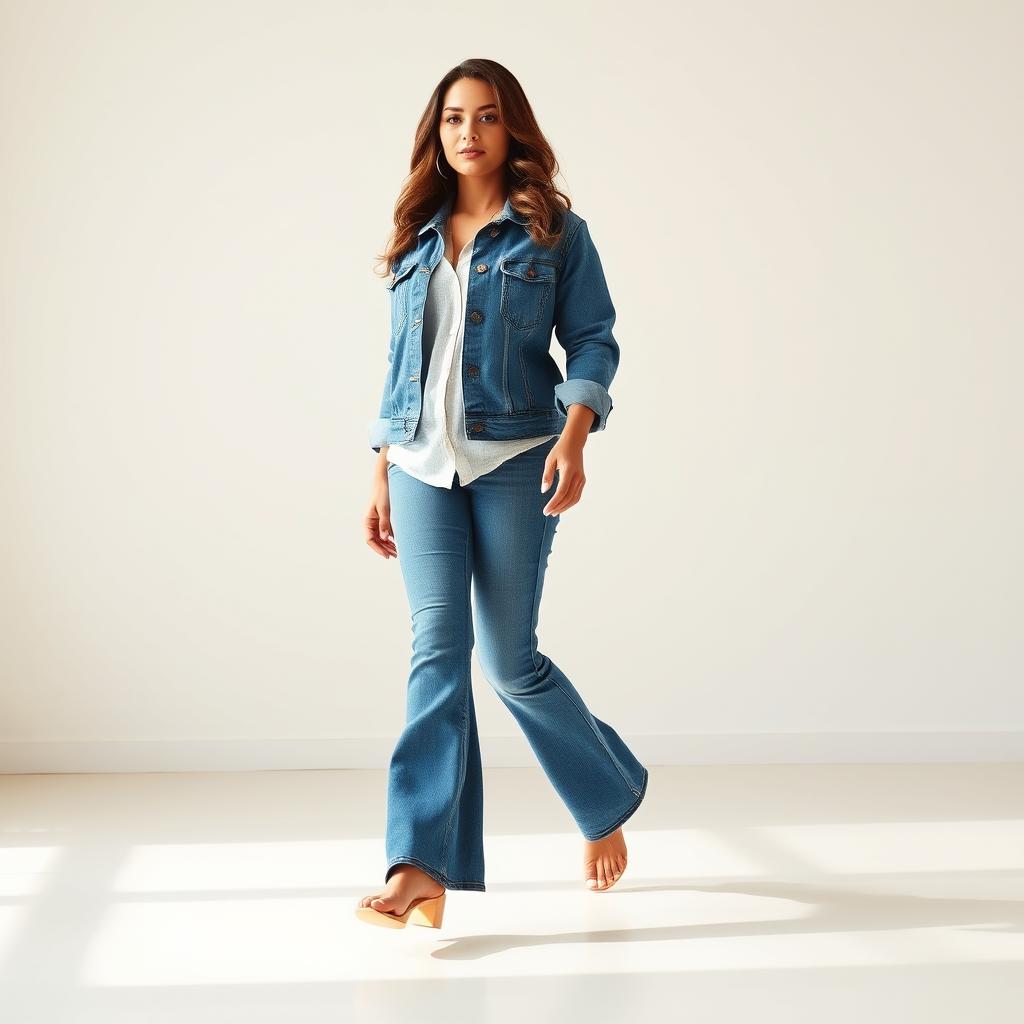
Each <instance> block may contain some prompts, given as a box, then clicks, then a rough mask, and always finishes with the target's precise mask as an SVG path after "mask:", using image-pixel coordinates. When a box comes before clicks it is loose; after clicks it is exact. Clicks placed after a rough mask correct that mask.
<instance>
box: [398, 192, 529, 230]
mask: <svg viewBox="0 0 1024 1024" xmlns="http://www.w3.org/2000/svg"><path fill="white" fill-rule="evenodd" d="M454 202H455V195H454V193H449V194H448V196H447V197H446V198H445V201H444V202H443V203H442V204H441V208H440V209H439V210H438V211H437V213H435V214H434V216H433V217H431V218H430V220H428V221H427V222H426V224H424V225H423V227H421V228H420V229H419V231H418V232H416V234H417V235H422V234H424V233H425V232H427V231H429V230H430V229H431V228H434V229H436V230H437V232H438V233H439V234H440V233H443V232H444V225H445V221H447V220H448V215H449V214H450V213H451V210H452V205H453V203H454ZM503 220H511V221H515V223H516V224H521V225H522V226H523V227H526V225H527V223H528V219H527V218H526V217H524V216H523V215H522V214H521V213H517V212H516V211H515V210H513V209H512V201H511V199H506V200H505V205H504V206H503V207H502V208H501V212H500V213H498V214H496V215H495V216H494V217H493V218H492V219H491V220H490V221H488V223H489V224H500V223H501V222H502V221H503Z"/></svg>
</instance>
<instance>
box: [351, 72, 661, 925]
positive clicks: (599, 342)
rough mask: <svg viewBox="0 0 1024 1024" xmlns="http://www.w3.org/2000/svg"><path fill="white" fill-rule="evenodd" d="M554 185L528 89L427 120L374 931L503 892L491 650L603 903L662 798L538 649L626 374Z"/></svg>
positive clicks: (475, 90)
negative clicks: (634, 821)
mask: <svg viewBox="0 0 1024 1024" xmlns="http://www.w3.org/2000/svg"><path fill="white" fill-rule="evenodd" d="M556 172H557V164H556V162H555V159H554V155H553V154H552V151H551V149H550V147H549V146H548V144H547V142H546V141H545V139H544V137H543V136H542V135H541V132H540V129H539V127H538V125H537V123H536V121H535V119H534V117H533V112H532V110H531V109H530V105H529V103H528V101H527V99H526V97H525V95H524V93H523V91H522V88H521V87H520V85H519V83H518V82H517V81H516V79H515V78H514V77H513V76H512V75H511V74H510V73H509V72H508V71H507V70H506V69H505V68H503V67H502V66H501V65H500V64H496V63H495V62H493V61H490V60H468V61H465V62H463V63H462V64H459V65H458V66H457V67H455V68H453V69H452V70H451V71H449V72H448V74H446V75H445V76H444V78H443V79H442V80H441V82H440V83H439V85H438V86H437V88H436V89H435V91H434V94H433V96H432V97H431V100H430V102H429V103H428V105H427V109H426V111H425V113H424V115H423V117H422V118H421V121H420V125H419V128H418V131H417V136H416V141H415V146H414V151H413V157H412V169H411V174H410V177H409V180H408V182H407V184H406V186H405V188H404V190H403V192H402V195H401V197H400V198H399V201H398V203H397V206H396V211H395V233H394V235H393V236H392V240H391V243H390V245H389V247H388V250H387V252H386V253H385V254H384V256H383V257H382V258H383V259H385V260H386V261H387V263H388V264H389V266H390V268H391V271H392V274H391V278H390V280H389V282H388V290H389V292H390V302H391V342H390V345H389V352H388V370H387V374H386V376H385V380H384V390H383V395H382V398H381V405H380V411H379V414H378V416H377V418H376V419H375V420H373V421H372V422H371V424H370V428H369V434H370V444H371V446H372V447H373V449H374V450H375V451H377V452H378V453H379V459H378V462H377V465H376V471H375V479H374V486H373V497H372V499H371V501H370V507H369V510H368V512H367V515H366V542H367V544H368V545H369V546H370V547H371V548H372V549H373V550H374V551H376V552H377V553H378V554H380V555H382V556H383V557H384V558H394V557H399V551H401V555H400V557H399V562H400V565H401V568H402V573H403V578H404V582H405V587H406V591H407V595H408V599H409V607H410V610H411V612H412V627H413V656H412V667H411V671H410V675H409V681H408V694H407V707H406V725H405V728H404V730H403V732H402V734H401V736H400V737H399V739H398V742H397V745H396V747H395V750H394V753H393V755H392V758H391V764H390V771H389V777H388V822H387V837H386V853H387V865H386V871H385V876H384V881H385V883H386V884H385V888H384V889H383V890H382V891H381V892H379V893H375V894H373V895H371V896H366V897H364V898H363V899H362V900H361V901H360V904H359V906H358V907H357V908H356V913H357V915H358V916H359V917H360V918H361V919H363V920H366V921H368V922H370V923H373V924H382V925H386V926H390V927H401V926H402V925H404V924H405V923H406V921H408V920H412V921H414V922H415V923H420V924H427V925H433V926H435V927H437V926H440V924H441V918H442V915H443V910H444V898H445V892H446V890H447V889H468V890H476V891H480V892H482V891H484V852H483V777H482V772H481V762H480V746H479V739H478V735H477V728H476V716H475V713H474V707H473V692H472V686H471V676H470V656H471V653H472V649H473V647H474V644H475V646H476V650H477V654H478V657H479V660H480V665H481V668H482V669H483V671H484V674H485V676H486V677H487V679H488V681H489V682H490V684H491V685H492V686H493V687H494V689H495V691H496V692H497V694H498V696H499V697H500V698H501V700H502V701H503V702H504V703H505V705H506V706H507V707H508V708H509V710H510V711H511V712H512V714H513V715H514V716H515V718H516V720H517V721H518V722H519V725H520V726H521V727H522V729H523V731H524V732H525V734H526V737H527V739H528V741H529V743H530V745H531V747H532V749H533V751H534V753H535V754H536V755H537V758H538V760H539V761H540V764H541V766H542V767H543V769H544V771H545V773H546V775H547V777H548V778H549V780H550V781H551V783H552V785H553V786H554V787H555V789H556V791H557V792H558V794H559V796H560V797H561V798H562V800H563V801H564V802H565V805H566V807H567V808H568V810H569V811H570V813H571V814H572V816H573V818H574V819H575V821H576V823H577V825H578V826H579V828H580V830H581V832H582V833H583V836H584V840H585V842H584V851H583V862H584V877H585V879H586V880H587V882H588V884H589V886H590V887H591V888H593V889H595V890H606V889H608V888H609V887H611V886H612V885H613V884H614V883H615V881H617V880H618V878H619V877H620V876H621V874H622V872H623V870H624V868H625V866H626V843H625V839H624V837H623V834H622V824H623V822H625V820H626V819H627V818H629V817H630V816H631V815H632V814H633V813H634V812H635V811H636V809H637V808H638V807H639V806H640V803H641V801H642V800H643V798H644V795H645V793H646V790H647V774H648V773H647V769H646V768H645V767H644V766H643V765H641V764H640V762H639V761H638V760H637V759H636V758H635V757H634V756H633V754H632V753H631V752H630V751H629V749H628V748H627V747H626V745H625V744H624V743H623V741H622V740H621V739H620V738H619V736H618V734H617V733H616V732H615V730H614V729H612V728H611V727H610V726H608V725H606V724H605V723H604V722H602V721H600V720H599V719H597V718H595V717H594V716H593V715H592V714H591V713H590V711H589V710H588V709H587V707H586V705H585V704H584V702H583V699H582V698H581V697H580V695H579V693H578V692H577V691H576V689H575V688H574V687H573V685H572V683H571V682H570V681H569V679H568V678H567V677H566V676H565V674H564V673H563V672H562V671H561V670H560V669H559V668H558V667H557V666H556V665H555V663H554V662H553V661H551V659H550V658H548V657H547V655H545V654H543V653H541V652H540V651H539V650H538V648H537V635H536V628H537V621H538V609H539V605H540V598H541V591H542V587H543V580H544V572H545V569H546V567H547V561H548V555H549V554H550V551H551V545H552V540H553V538H554V533H555V530H556V528H557V525H558V522H559V518H560V515H561V513H563V512H565V511H566V510H567V509H569V508H571V507H572V506H573V505H575V504H576V503H577V502H578V501H579V500H580V496H581V494H582V492H583V486H584V483H585V482H586V477H585V476H584V472H583V446H584V444H585V443H586V439H587V436H588V434H591V433H594V432H595V431H598V430H603V429H604V428H605V426H606V423H607V420H608V415H609V413H610V412H611V409H612V401H611V397H610V396H609V393H608V387H609V385H610V384H611V380H612V377H613V376H614V375H615V371H616V368H617V366H618V361H619V348H618V344H617V343H616V341H615V338H614V337H613V335H612V324H613V323H614V320H615V311H614V308H613V306H612V302H611V298H610V297H609V294H608V288H607V285H606V283H605V278H604V274H603V271H602V267H601V261H600V258H599V257H598V254H597V250H596V248H595V247H594V244H593V241H592V240H591V238H590V233H589V230H588V228H587V225H586V222H585V221H583V220H582V219H581V218H580V217H579V216H578V215H577V214H575V213H574V212H572V211H571V210H570V209H569V205H570V204H569V201H568V199H567V198H566V197H565V196H564V195H563V194H562V193H561V192H559V191H558V190H557V189H556V188H555V187H554V185H553V184H552V177H553V176H554V174H555V173H556ZM553 330H554V332H555V334H556V337H557V339H558V342H559V344H560V345H561V346H562V347H563V348H564V349H565V352H566V367H567V373H566V378H567V379H565V380H563V379H562V374H561V371H560V370H559V368H558V365H557V364H556V362H555V361H554V359H553V358H552V357H551V354H550V351H549V349H550V343H551V334H552V331H553ZM553 484H557V486H556V487H555V490H554V493H553V494H552V493H550V491H551V487H552V485H553ZM471 584H472V587H471ZM584 585H586V583H584ZM471 589H472V594H473V598H474V605H473V610H472V611H471V608H470V593H471Z"/></svg>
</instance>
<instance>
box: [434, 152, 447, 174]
mask: <svg viewBox="0 0 1024 1024" xmlns="http://www.w3.org/2000/svg"><path fill="white" fill-rule="evenodd" d="M440 160H441V151H440V150H438V151H437V156H436V157H434V166H435V167H436V168H437V173H438V174H440V175H441V177H442V178H447V177H448V175H447V174H445V173H444V171H442V170H441V163H440Z"/></svg>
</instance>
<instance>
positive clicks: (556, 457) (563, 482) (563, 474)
mask: <svg viewBox="0 0 1024 1024" xmlns="http://www.w3.org/2000/svg"><path fill="white" fill-rule="evenodd" d="M556 469H557V470H558V488H557V489H556V490H555V493H554V494H552V495H551V500H550V501H549V502H548V503H547V504H546V505H545V506H544V509H543V511H544V515H546V516H554V515H558V514H559V513H561V512H564V511H565V510H566V509H567V508H572V506H573V505H575V504H576V502H578V501H579V500H580V496H581V495H582V494H583V485H584V484H585V483H586V482H587V478H586V476H585V474H584V472H583V445H581V444H576V443H574V442H573V441H570V440H569V439H568V438H565V437H562V438H561V439H560V440H558V441H556V442H555V445H554V447H553V448H552V449H551V451H549V452H548V457H547V458H546V459H545V460H544V475H543V476H542V477H541V482H540V489H541V491H546V490H548V489H549V488H550V487H551V484H552V481H553V480H554V479H555V470H556Z"/></svg>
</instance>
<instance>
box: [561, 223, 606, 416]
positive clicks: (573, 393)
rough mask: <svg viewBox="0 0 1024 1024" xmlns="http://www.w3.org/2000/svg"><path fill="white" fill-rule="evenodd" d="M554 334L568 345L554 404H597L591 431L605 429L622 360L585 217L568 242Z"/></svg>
mask: <svg viewBox="0 0 1024 1024" xmlns="http://www.w3.org/2000/svg"><path fill="white" fill-rule="evenodd" d="M554 320H555V322H554V326H555V337H556V338H557V339H558V343H559V345H561V346H562V348H564V349H565V353H566V360H565V368H566V374H565V376H566V379H565V380H564V381H562V383H561V384H557V385H556V386H555V404H556V406H557V407H558V410H559V411H560V412H562V413H564V414H566V415H568V411H569V406H570V405H572V404H573V403H579V404H580V405H585V406H587V407H588V408H590V409H593V410H594V413H595V416H594V422H593V423H592V424H591V426H590V433H593V432H594V431H595V430H604V428H605V426H606V424H607V421H608V415H609V413H610V412H611V411H612V399H611V396H610V395H609V393H608V388H609V387H610V386H611V383H612V378H613V377H614V376H615V371H616V370H617V369H618V365H619V346H618V342H616V340H615V336H614V335H613V334H612V326H613V324H614V323H615V307H614V306H613V305H612V300H611V296H610V295H609V293H608V284H607V282H606V281H605V276H604V270H603V268H602V266H601V257H600V256H599V255H598V253H597V248H596V247H595V245H594V242H593V239H592V238H591V237H590V230H589V229H588V227H587V222H586V221H585V220H580V221H579V226H578V227H577V229H576V231H575V233H574V234H573V236H572V238H570V239H569V242H568V244H567V248H566V255H565V259H564V261H563V263H562V268H561V271H560V273H559V275H558V283H557V287H556V296H555V317H554Z"/></svg>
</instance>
